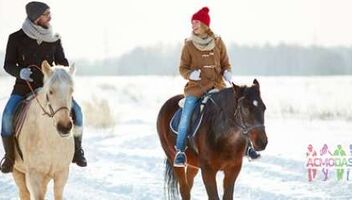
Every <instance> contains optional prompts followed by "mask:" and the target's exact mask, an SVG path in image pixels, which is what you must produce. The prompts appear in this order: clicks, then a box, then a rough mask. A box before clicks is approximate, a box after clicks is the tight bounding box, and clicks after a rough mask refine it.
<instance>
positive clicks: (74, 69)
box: [69, 63, 76, 76]
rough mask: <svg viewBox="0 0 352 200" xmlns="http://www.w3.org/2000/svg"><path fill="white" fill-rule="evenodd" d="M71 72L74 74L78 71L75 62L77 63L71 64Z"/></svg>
mask: <svg viewBox="0 0 352 200" xmlns="http://www.w3.org/2000/svg"><path fill="white" fill-rule="evenodd" d="M69 73H70V74H71V76H73V75H74V74H75V73H76V64H75V63H73V64H72V65H71V66H70V70H69Z"/></svg>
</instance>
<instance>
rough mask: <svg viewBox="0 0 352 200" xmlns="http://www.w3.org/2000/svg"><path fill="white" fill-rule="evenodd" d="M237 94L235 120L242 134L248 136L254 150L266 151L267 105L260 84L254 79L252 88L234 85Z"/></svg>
mask: <svg viewBox="0 0 352 200" xmlns="http://www.w3.org/2000/svg"><path fill="white" fill-rule="evenodd" d="M233 91H234V93H235V113H234V116H235V120H236V124H237V125H238V126H239V127H240V128H241V129H242V133H243V134H245V135H248V137H249V139H250V141H251V142H252V144H253V147H254V149H256V150H258V151H261V150H264V149H265V147H266V145H267V143H268V138H267V136H266V132H265V126H264V112H265V109H266V107H265V104H264V102H263V100H262V98H261V96H260V86H259V82H258V81H257V80H256V79H254V80H253V84H252V86H250V87H239V86H237V85H235V84H233Z"/></svg>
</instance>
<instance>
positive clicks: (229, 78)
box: [224, 70, 232, 82]
mask: <svg viewBox="0 0 352 200" xmlns="http://www.w3.org/2000/svg"><path fill="white" fill-rule="evenodd" d="M224 79H225V80H226V81H227V82H231V81H232V73H231V71H229V70H225V71H224Z"/></svg>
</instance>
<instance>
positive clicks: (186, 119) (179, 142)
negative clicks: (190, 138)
mask: <svg viewBox="0 0 352 200" xmlns="http://www.w3.org/2000/svg"><path fill="white" fill-rule="evenodd" d="M198 99H199V98H198V97H195V96H186V100H185V104H184V106H183V109H182V115H181V120H180V124H179V125H178V134H177V139H176V149H177V150H181V151H184V150H185V149H186V136H187V133H188V130H189V126H190V123H191V117H192V114H193V110H194V108H195V106H196V104H197V101H198Z"/></svg>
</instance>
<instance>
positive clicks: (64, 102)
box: [42, 61, 75, 137]
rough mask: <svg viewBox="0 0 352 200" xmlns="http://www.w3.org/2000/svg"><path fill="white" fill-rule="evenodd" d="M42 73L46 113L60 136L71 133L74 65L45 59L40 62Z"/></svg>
mask: <svg viewBox="0 0 352 200" xmlns="http://www.w3.org/2000/svg"><path fill="white" fill-rule="evenodd" d="M42 71H43V74H44V86H43V92H44V93H45V96H46V108H47V109H48V110H49V112H48V113H45V114H47V115H48V116H49V117H52V118H53V121H54V126H55V127H56V129H57V131H58V133H59V134H60V136H62V137H67V136H69V135H70V133H71V129H72V126H73V122H72V119H71V115H70V114H71V104H72V93H73V78H72V76H73V74H74V72H75V67H74V66H71V67H68V70H67V67H63V66H54V67H51V66H50V65H49V63H48V62H47V61H44V62H43V63H42Z"/></svg>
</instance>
